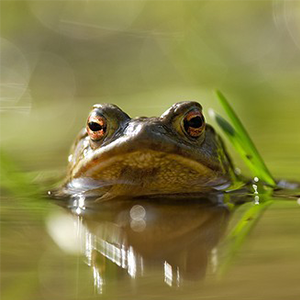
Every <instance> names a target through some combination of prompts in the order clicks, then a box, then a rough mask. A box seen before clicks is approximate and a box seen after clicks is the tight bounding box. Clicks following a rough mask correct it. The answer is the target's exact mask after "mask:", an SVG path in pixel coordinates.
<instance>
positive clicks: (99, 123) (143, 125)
mask: <svg viewBox="0 0 300 300" xmlns="http://www.w3.org/2000/svg"><path fill="white" fill-rule="evenodd" d="M234 176H235V175H234V172H233V167H232V164H231V161H230V158H229V156H228V154H227V152H226V150H225V148H224V144H223V142H222V140H221V139H220V137H219V136H218V135H217V134H216V132H215V131H214V129H213V128H212V127H211V126H210V125H208V124H206V122H205V119H204V116H203V113H202V107H201V105H200V104H199V103H197V102H189V101H187V102H179V103H176V104H174V105H173V106H171V107H170V108H169V109H168V110H167V111H166V112H165V113H163V114H162V115H161V116H160V117H151V118H148V117H139V118H130V117H129V116H128V115H127V114H126V113H125V112H123V111H122V110H121V109H120V108H119V107H117V106H115V105H111V104H96V105H94V106H93V109H92V111H91V112H90V114H89V116H88V118H87V122H86V127H85V128H84V129H83V130H82V131H81V132H80V133H79V135H78V137H77V138H76V140H75V142H74V145H73V146H72V150H71V154H70V155H69V168H68V175H67V178H66V180H65V182H64V184H63V186H62V188H61V189H60V192H59V193H60V194H63V195H72V194H84V195H92V196H99V197H100V199H111V198H114V197H120V196H125V197H137V196H146V197H154V196H167V195H168V196H170V195H171V196H175V197H176V196H180V195H181V196H182V195H186V196H187V195H196V194H197V193H203V192H209V191H213V190H223V189H225V188H227V187H228V186H230V184H231V182H232V181H233V180H234Z"/></svg>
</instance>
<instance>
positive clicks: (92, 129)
mask: <svg viewBox="0 0 300 300" xmlns="http://www.w3.org/2000/svg"><path fill="white" fill-rule="evenodd" d="M86 130H87V133H88V135H89V136H90V138H91V139H92V140H100V139H101V138H103V137H104V136H105V133H106V130H107V122H106V119H105V118H104V117H103V116H99V115H95V114H92V115H91V116H90V117H89V118H88V121H87V125H86Z"/></svg>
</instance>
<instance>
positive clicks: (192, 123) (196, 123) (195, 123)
mask: <svg viewBox="0 0 300 300" xmlns="http://www.w3.org/2000/svg"><path fill="white" fill-rule="evenodd" d="M202 125H203V120H202V118H201V117H199V116H197V117H194V118H192V119H190V120H189V121H188V120H185V121H184V129H185V130H186V131H188V129H189V127H192V128H200V127H201V126H202Z"/></svg>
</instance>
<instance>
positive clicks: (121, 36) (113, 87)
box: [0, 1, 300, 179]
mask: <svg viewBox="0 0 300 300" xmlns="http://www.w3.org/2000/svg"><path fill="white" fill-rule="evenodd" d="M299 67H300V2H299V1H1V102H0V104H1V147H2V149H4V150H5V151H7V152H9V153H10V154H11V155H12V156H13V157H14V158H15V159H16V161H17V162H18V163H20V164H21V166H22V167H23V168H24V170H48V169H58V168H62V170H63V168H64V167H65V165H66V158H67V154H68V149H69V147H70V145H71V143H72V141H73V139H74V137H75V135H76V134H77V132H78V130H79V129H80V128H81V127H82V126H84V124H85V120H86V117H87V114H88V112H89V110H90V108H91V106H92V105H93V104H94V103H103V102H109V103H114V104H117V105H119V106H120V107H121V108H122V109H123V110H125V111H126V112H127V113H128V114H129V115H131V116H132V117H134V116H140V115H146V116H152V115H160V114H161V113H163V112H164V111H165V110H166V109H167V108H168V107H169V106H170V105H172V104H173V103H175V102H177V101H183V100H197V101H199V102H200V103H201V104H202V105H203V107H204V109H205V112H206V118H207V119H208V122H211V121H210V120H209V117H208V116H207V109H208V108H209V107H212V108H214V109H216V110H217V111H218V112H220V113H221V114H223V111H222V110H221V108H220V107H219V106H218V103H217V100H216V98H215V97H214V95H213V93H212V91H213V89H215V88H218V89H220V90H221V91H222V92H223V93H224V94H225V95H226V96H227V97H228V99H229V100H230V101H231V104H232V105H233V107H234V108H235V110H236V111H237V113H238V115H239V116H240V118H241V120H242V121H243V123H244V124H245V126H246V128H247V129H248V130H249V132H250V135H251V136H252V138H253V140H254V142H255V143H256V145H257V147H258V149H259V150H260V152H261V153H262V156H263V157H264V159H265V161H266V163H267V165H268V166H269V168H270V170H271V172H272V173H273V174H274V176H275V177H280V178H291V179H297V178H298V179H299V178H300V176H299V175H300V168H299V166H300V164H299V162H300V151H299V150H300V124H299V111H300V100H299V94H300V82H299V78H300V68H299ZM233 156H234V160H235V161H237V164H238V165H239V164H240V161H239V160H238V157H237V155H236V154H234V152H233ZM244 169H245V168H244Z"/></svg>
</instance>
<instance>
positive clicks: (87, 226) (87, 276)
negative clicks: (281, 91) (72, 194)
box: [1, 196, 300, 300]
mask: <svg viewBox="0 0 300 300" xmlns="http://www.w3.org/2000/svg"><path fill="white" fill-rule="evenodd" d="M1 201H2V202H1V212H2V215H1V239H2V242H1V281H2V288H1V294H2V297H3V299H30V300H32V299H92V298H93V299H94V298H99V299H102V298H103V299H169V298H174V299H183V298H184V299H211V298H217V299H299V295H300V285H299V280H300V271H299V270H300V255H299V248H300V231H299V228H300V206H299V203H297V201H295V200H294V201H291V200H290V201H289V200H278V199H277V200H276V202H274V203H273V204H272V205H271V206H269V207H268V208H267V210H266V211H265V213H264V215H263V217H262V218H261V219H260V221H259V222H258V224H257V225H256V227H255V228H254V230H253V231H252V232H251V234H250V235H249V236H248V237H247V238H246V241H245V242H244V244H243V245H242V247H241V248H239V249H238V251H237V252H236V253H234V255H233V258H232V260H231V261H230V263H229V264H227V265H226V266H224V265H225V263H226V260H227V258H228V256H229V255H231V254H230V251H231V249H230V247H231V246H232V245H230V243H228V241H227V242H226V243H225V241H226V236H227V235H228V233H229V232H230V230H231V229H232V227H233V226H234V225H235V224H236V223H237V222H238V220H239V218H240V217H241V215H242V211H243V210H244V209H245V208H243V206H242V207H240V208H238V209H237V211H234V212H232V210H230V209H228V208H227V207H226V205H223V204H221V203H220V204H211V203H204V201H203V200H202V201H194V200H193V201H187V202H185V203H183V202H175V203H174V202H170V201H156V202H153V201H145V200H135V201H122V202H114V203H112V202H106V203H102V204H99V203H98V204H94V203H91V202H84V201H83V199H80V198H78V199H76V198H74V199H72V200H70V202H69V203H68V207H66V206H65V204H66V203H65V202H64V203H62V202H60V203H57V202H56V203H54V202H53V200H48V199H41V201H42V203H43V204H42V206H40V207H39V209H32V206H31V205H28V203H29V202H30V199H28V198H24V199H22V198H19V199H16V198H11V197H8V196H3V197H2V199H1ZM26 203H27V206H26ZM58 204H59V205H58ZM62 204H63V206H64V207H61V206H60V205H62ZM245 205H248V206H249V205H252V203H248V204H245Z"/></svg>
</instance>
